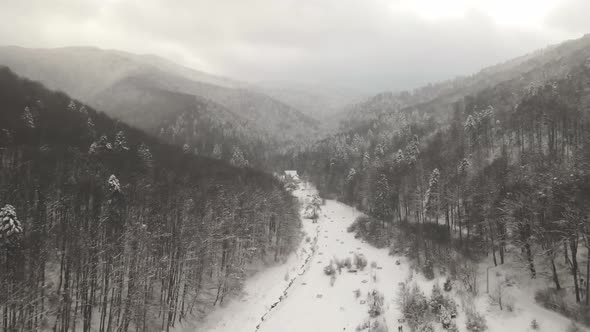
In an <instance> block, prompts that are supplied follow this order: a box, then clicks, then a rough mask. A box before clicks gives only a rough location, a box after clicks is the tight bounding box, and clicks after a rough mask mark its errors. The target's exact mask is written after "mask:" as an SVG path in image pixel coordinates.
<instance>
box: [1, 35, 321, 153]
mask: <svg viewBox="0 0 590 332" xmlns="http://www.w3.org/2000/svg"><path fill="white" fill-rule="evenodd" d="M0 64H3V65H6V66H8V67H9V68H11V69H12V70H14V71H15V72H16V73H18V74H19V75H22V76H24V77H27V78H30V79H33V80H38V81H40V82H43V83H44V84H45V85H46V86H48V87H49V88H52V89H57V90H61V91H64V92H66V93H68V94H70V95H71V96H73V97H75V98H78V99H79V100H81V101H83V102H86V103H88V104H89V105H91V106H94V107H96V108H97V109H99V110H102V111H105V112H107V113H108V114H109V115H111V116H113V117H115V118H117V119H120V120H122V121H124V122H127V123H129V124H131V125H134V126H138V127H139V128H142V129H144V130H148V131H149V132H152V133H156V134H158V135H159V134H162V135H164V136H167V139H168V140H170V141H173V142H175V143H179V144H185V143H186V144H189V145H190V146H191V149H192V148H196V149H197V150H200V151H201V152H203V153H212V151H213V149H214V146H215V144H217V143H222V142H221V141H216V140H215V139H212V136H215V135H221V136H229V137H230V138H228V139H231V140H234V141H236V142H237V143H236V144H237V145H240V144H242V145H244V144H245V145H246V146H242V149H245V150H250V151H249V153H251V154H256V152H255V151H254V148H253V146H254V145H258V144H263V145H266V147H267V148H270V147H272V146H275V145H276V144H281V145H285V144H292V143H294V142H298V141H301V140H308V139H310V138H313V137H315V136H316V135H317V134H318V129H319V123H318V121H317V119H316V118H314V117H312V116H311V115H313V113H314V112H315V111H314V110H313V109H307V112H306V113H307V114H304V112H302V111H301V110H299V109H297V108H295V107H293V106H291V105H289V104H287V103H284V102H282V101H280V100H278V99H277V98H273V97H271V96H269V95H267V94H265V93H264V89H262V88H258V87H252V86H251V85H250V84H247V83H244V82H238V81H234V80H231V79H228V78H224V77H219V76H215V75H210V74H207V73H203V72H200V71H196V70H193V69H190V68H187V67H183V66H180V65H177V64H175V63H172V62H170V61H167V60H165V59H162V58H159V57H156V56H152V55H135V54H130V53H126V52H121V51H112V50H101V49H98V48H90V47H68V48H58V49H26V48H20V47H1V48H0ZM283 96H284V95H283ZM279 97H280V96H279ZM305 98H308V97H307V96H303V97H299V98H298V99H297V100H302V99H305ZM286 99H288V97H287V98H286ZM309 104H310V103H309V102H308V103H305V102H303V103H299V105H300V106H306V105H309ZM188 118H190V120H191V126H190V127H191V128H188V127H187V124H186V122H187V121H188V120H189V119H188ZM172 124H176V125H177V127H179V126H180V127H186V128H183V130H182V131H183V132H182V133H181V132H179V131H180V129H179V128H176V129H174V128H172V129H171V128H170V125H172ZM168 131H174V133H168ZM210 131H214V132H215V133H212V132H210ZM179 136H181V137H179ZM226 141H227V140H226ZM228 149H229V150H231V149H232V148H231V147H227V148H226V149H225V150H228ZM227 155H229V156H231V151H229V152H228V153H227Z"/></svg>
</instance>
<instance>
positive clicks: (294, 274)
mask: <svg viewBox="0 0 590 332" xmlns="http://www.w3.org/2000/svg"><path fill="white" fill-rule="evenodd" d="M315 193H316V192H315V190H314V189H313V188H308V189H306V188H305V186H303V188H302V189H298V190H296V191H295V195H296V196H297V197H299V198H300V199H301V200H303V201H304V200H306V199H308V198H310V197H311V196H312V195H314V194H315ZM304 207H305V206H303V207H302V209H304ZM302 212H303V211H302ZM359 215H360V213H359V212H358V211H356V210H355V209H354V208H351V207H350V206H347V205H344V204H342V203H339V202H336V201H333V200H328V201H326V204H325V205H324V206H322V211H321V213H320V218H319V220H318V223H317V224H316V223H312V221H311V220H309V219H304V220H303V231H304V232H305V233H306V235H305V236H304V240H303V241H302V243H301V245H300V247H299V249H298V250H297V251H296V252H295V253H294V254H292V255H291V256H290V257H289V258H288V259H287V260H286V262H285V263H284V264H281V265H279V266H274V267H270V268H267V269H265V270H263V271H261V272H259V273H257V274H256V275H254V276H253V277H251V278H250V279H249V280H248V281H247V282H246V284H245V288H244V292H243V295H242V296H241V297H239V298H237V299H234V300H232V301H230V302H229V303H227V304H226V305H224V306H223V307H221V308H217V309H215V310H214V311H213V312H212V313H211V314H209V315H208V316H207V318H206V319H205V320H203V321H201V322H199V323H196V324H194V325H190V326H189V325H186V324H185V325H184V326H182V327H179V328H177V331H183V332H184V331H205V332H222V331H227V332H241V331H243V332H254V331H261V332H278V331H282V332H289V331H297V332H315V331H317V332H328V331H355V330H356V328H357V327H358V326H359V325H360V324H362V323H363V322H364V321H367V320H368V318H369V314H368V310H369V306H368V304H367V303H366V300H367V294H368V293H369V292H371V291H372V290H378V291H379V292H380V293H381V294H383V295H384V306H383V307H384V313H383V314H382V315H381V317H380V318H379V319H380V320H381V322H383V321H385V323H386V324H387V327H388V331H398V326H399V323H398V319H400V318H401V313H400V312H399V310H398V308H397V304H396V299H395V297H396V294H397V293H398V289H399V283H400V282H403V281H405V280H406V279H407V278H408V276H409V275H410V274H411V271H410V268H409V264H408V263H407V262H406V261H405V260H404V259H403V258H402V257H396V256H393V257H392V256H390V255H388V251H387V250H386V249H377V248H374V247H372V246H371V245H369V244H367V243H365V242H363V241H362V240H360V239H355V238H354V236H353V234H351V233H348V232H347V230H346V229H347V227H348V226H349V225H350V224H351V223H352V222H353V221H354V219H355V218H356V217H358V216H359ZM354 254H357V255H359V254H362V255H364V256H365V257H366V259H367V260H368V265H367V267H366V268H365V269H364V270H362V271H360V270H359V271H357V272H348V270H347V269H346V268H344V269H342V271H341V272H340V273H338V272H337V273H336V279H335V280H334V282H333V285H331V284H332V282H331V280H330V277H328V276H327V275H326V274H325V273H324V270H323V269H324V266H326V265H327V264H328V263H329V262H330V260H331V259H334V258H336V259H338V260H342V259H346V258H351V259H352V258H353V256H354ZM397 260H399V262H400V264H399V265H397V264H396V261H397ZM413 280H414V281H416V282H417V284H418V285H419V286H420V288H421V289H422V290H423V291H424V292H425V293H426V294H427V295H429V293H430V290H431V289H432V285H433V283H435V282H439V283H440V284H441V285H442V280H436V279H435V280H433V281H426V280H425V279H424V278H423V277H421V276H414V277H413ZM483 282H485V279H483ZM356 290H358V291H359V292H360V296H358V297H357V296H356V295H355V291H356ZM509 292H510V295H511V296H512V297H513V298H514V300H515V301H514V302H515V310H514V312H506V311H499V309H497V306H493V305H490V304H489V301H488V299H487V296H486V295H485V294H483V295H481V296H480V297H478V298H477V299H476V300H475V306H476V307H477V309H478V311H479V312H481V313H482V314H484V315H485V317H486V319H487V321H488V327H489V331H502V332H504V331H532V329H531V328H530V324H531V320H532V319H536V320H537V322H538V323H539V326H540V329H539V330H540V331H552V332H553V331H566V328H567V326H568V325H569V320H568V319H567V318H564V317H562V316H560V315H558V314H556V313H553V312H550V311H548V310H545V309H543V308H541V307H540V306H538V305H536V304H535V303H534V299H532V298H530V295H528V294H527V295H526V297H527V298H526V299H524V298H519V297H521V293H520V292H519V291H518V290H509ZM455 297H456V302H457V303H459V304H460V303H461V300H460V299H459V297H457V296H456V295H455ZM436 325H437V326H436V329H437V330H438V331H443V330H442V327H441V326H440V324H436ZM457 325H458V326H459V330H460V331H466V329H465V315H464V314H463V313H462V310H461V308H459V317H458V318H457ZM383 331H386V330H383ZM404 331H410V329H409V327H408V326H404Z"/></svg>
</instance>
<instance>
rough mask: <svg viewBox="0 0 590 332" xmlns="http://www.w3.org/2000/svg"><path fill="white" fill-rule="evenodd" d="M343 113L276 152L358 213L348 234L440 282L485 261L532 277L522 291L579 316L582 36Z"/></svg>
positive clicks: (586, 141) (584, 137)
mask: <svg viewBox="0 0 590 332" xmlns="http://www.w3.org/2000/svg"><path fill="white" fill-rule="evenodd" d="M352 111H353V114H351V115H350V116H349V118H348V121H349V122H348V123H345V124H344V128H343V130H342V131H341V132H339V133H337V134H334V135H331V136H330V137H327V138H325V139H322V140H319V141H316V142H314V143H313V144H309V145H307V146H305V147H299V148H297V149H293V150H292V151H290V153H289V154H288V155H286V156H285V161H286V166H285V167H289V168H292V169H297V170H299V171H300V173H303V174H304V175H305V176H307V177H308V178H309V179H310V180H311V181H313V182H314V183H315V184H317V186H318V189H319V190H320V192H321V194H322V196H324V197H326V198H328V197H333V198H336V199H338V200H340V201H342V202H344V203H347V204H350V205H353V206H354V207H357V208H358V209H360V210H362V212H364V213H365V214H366V216H363V217H360V218H358V219H357V221H356V222H355V223H354V224H353V225H351V226H350V227H349V231H352V232H355V233H356V234H355V235H356V236H357V237H360V238H363V239H364V240H366V241H367V242H369V243H372V244H374V245H376V246H378V247H388V248H389V251H390V254H393V255H397V254H402V255H404V256H406V257H407V258H408V259H409V260H410V262H411V264H415V266H417V269H418V271H420V272H421V273H422V274H423V275H424V277H426V278H427V279H435V277H436V272H441V273H442V274H443V275H444V276H445V278H447V282H446V285H447V286H445V287H446V288H447V290H450V289H451V288H454V287H463V288H462V289H467V291H470V292H473V293H474V295H476V294H477V289H478V288H477V286H476V285H475V284H476V282H475V279H476V277H475V276H476V275H478V274H479V275H484V276H485V273H486V272H487V271H489V270H490V269H491V268H494V269H495V272H494V273H495V274H496V275H497V276H500V275H502V279H503V280H504V278H508V277H507V276H510V277H509V278H510V280H521V281H520V282H521V284H532V283H534V284H535V288H534V291H531V292H530V293H527V295H526V296H523V298H526V297H528V298H527V299H524V301H530V302H531V303H532V302H533V301H536V302H537V304H539V305H540V306H543V307H545V308H546V309H549V310H556V311H557V312H558V313H559V314H561V315H564V316H566V317H567V318H569V319H572V320H574V321H576V323H581V324H585V325H586V326H587V325H588V323H589V320H588V316H587V313H588V302H587V301H584V299H587V297H586V296H587V294H588V293H587V288H585V287H584V286H583V285H584V283H579V282H578V280H579V278H580V276H582V275H584V277H585V278H588V276H589V275H590V265H588V264H589V263H590V261H588V255H586V250H587V249H588V243H589V242H585V241H586V240H588V234H587V231H588V229H590V228H589V227H590V218H589V216H590V210H589V209H588V207H589V206H590V36H585V37H584V38H581V39H578V40H574V41H568V42H565V43H563V44H560V45H557V46H552V47H549V48H547V49H545V50H543V51H538V52H535V53H532V54H530V55H527V56H524V57H520V58H518V59H515V60H512V61H509V62H506V63H504V64H501V65H497V66H494V67H490V68H488V69H484V70H482V71H481V72H479V73H477V74H475V75H473V76H471V77H468V78H463V79H457V80H453V81H449V82H446V83H441V84H436V85H429V86H427V87H424V88H421V89H418V90H415V92H414V93H402V94H394V93H384V94H380V95H378V96H374V97H373V98H370V99H369V100H367V101H365V102H364V103H359V104H357V105H356V106H355V108H354V109H353V110H352ZM580 252H582V253H580ZM579 262H583V263H582V264H583V265H579V264H580V263H579ZM582 266H583V267H582ZM486 269H487V271H486ZM435 271H436V272H435ZM470 278H472V279H471V280H473V281H467V282H466V281H465V280H468V279H470ZM506 280H508V279H506ZM565 285H567V286H565ZM510 286H513V284H512V282H511V285H510ZM497 287H503V285H500V286H497ZM566 287H567V288H568V289H569V291H565V288H566ZM480 289H482V288H480ZM496 289H498V288H496ZM402 290H403V288H402ZM439 291H440V290H439ZM496 291H497V290H496ZM490 293H491V292H490ZM496 294H497V293H496ZM422 296H423V295H422ZM498 296H500V295H497V297H496V298H495V299H496V301H497V299H498V298H499V297H498ZM533 297H534V300H533ZM492 298H493V297H492ZM584 302H585V303H584ZM527 305H529V304H527ZM556 308H559V309H556ZM500 310H502V305H500ZM411 317H413V316H411V315H410V314H408V315H406V318H411Z"/></svg>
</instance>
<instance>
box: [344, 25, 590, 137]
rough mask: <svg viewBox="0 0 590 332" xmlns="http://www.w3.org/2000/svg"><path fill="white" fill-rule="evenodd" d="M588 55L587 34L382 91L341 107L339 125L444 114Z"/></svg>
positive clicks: (530, 83)
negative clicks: (470, 71)
mask: <svg viewBox="0 0 590 332" xmlns="http://www.w3.org/2000/svg"><path fill="white" fill-rule="evenodd" d="M588 57H590V35H585V36H584V37H582V38H580V39H575V40H570V41H566V42H563V43H561V44H558V45H552V46H548V47H546V48H544V49H542V50H538V51H535V52H532V53H530V54H527V55H524V56H521V57H518V58H515V59H512V60H509V61H506V62H504V63H501V64H497V65H494V66H490V67H488V68H485V69H483V70H481V71H480V72H478V73H476V74H474V75H471V76H468V77H458V78H455V79H452V80H448V81H444V82H440V83H436V84H429V85H427V86H424V87H420V88H417V89H414V90H413V91H404V92H399V93H393V92H386V93H381V94H378V95H376V96H373V97H371V98H368V99H366V100H364V101H362V102H360V103H357V104H354V105H351V106H349V107H347V108H345V109H344V110H343V111H342V112H341V113H340V114H339V115H338V116H339V118H340V121H341V122H342V123H341V127H342V128H343V129H351V128H353V127H355V126H356V125H359V124H362V123H364V124H367V123H369V122H371V121H374V120H376V119H378V118H379V117H380V116H381V115H383V114H387V113H392V112H398V111H403V112H404V113H406V114H410V113H414V115H418V116H422V115H423V114H424V113H429V114H432V115H434V116H436V117H437V118H439V119H443V118H448V117H449V116H450V114H451V112H452V107H451V106H452V104H453V103H455V102H456V101H458V100H460V99H461V98H463V96H466V95H471V94H475V93H478V92H479V91H482V90H483V89H486V88H489V87H493V86H495V85H497V84H500V83H502V82H508V81H511V82H512V84H513V86H514V88H515V90H524V88H525V87H534V86H539V85H541V84H543V82H545V81H547V80H550V79H555V78H560V77H564V76H565V75H567V74H568V73H569V72H570V71H571V69H572V68H573V67H575V66H576V65H577V64H579V63H581V62H583V61H585V60H586V59H587V58H588Z"/></svg>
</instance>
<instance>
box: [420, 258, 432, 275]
mask: <svg viewBox="0 0 590 332" xmlns="http://www.w3.org/2000/svg"><path fill="white" fill-rule="evenodd" d="M422 273H423V274H424V277H426V279H428V280H432V279H434V263H433V262H432V260H430V259H427V260H426V262H425V263H424V266H423V267H422Z"/></svg>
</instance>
